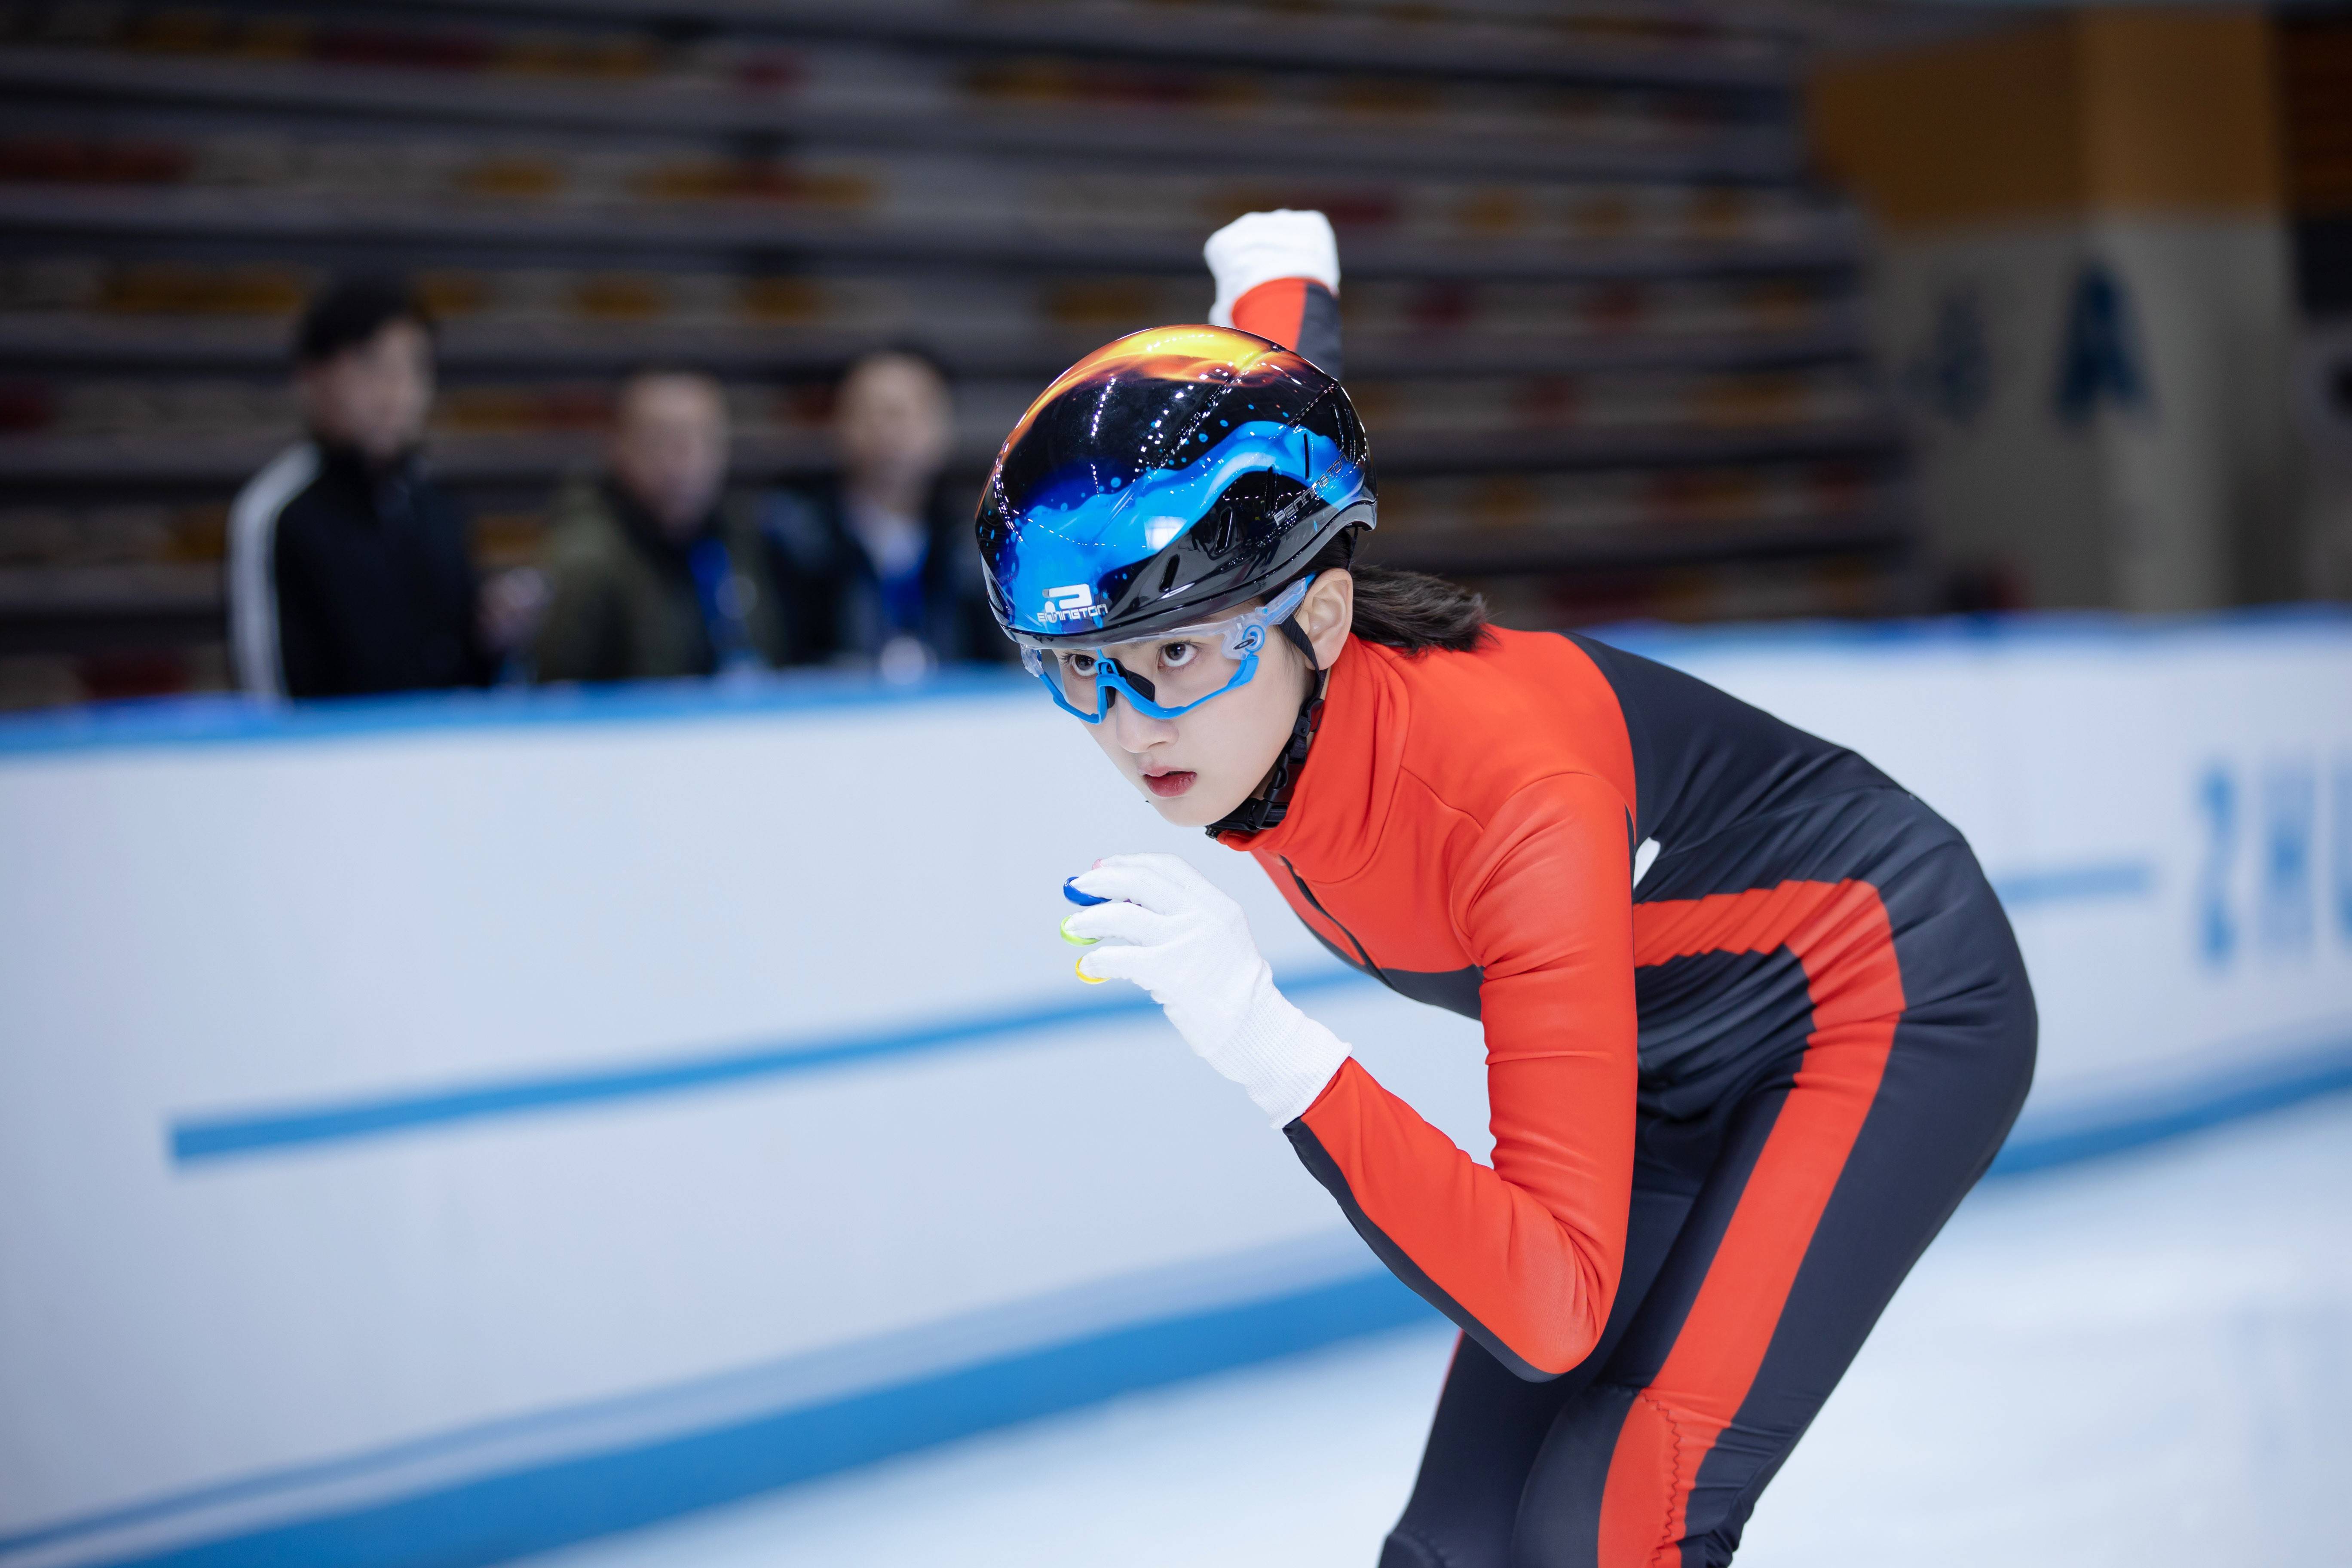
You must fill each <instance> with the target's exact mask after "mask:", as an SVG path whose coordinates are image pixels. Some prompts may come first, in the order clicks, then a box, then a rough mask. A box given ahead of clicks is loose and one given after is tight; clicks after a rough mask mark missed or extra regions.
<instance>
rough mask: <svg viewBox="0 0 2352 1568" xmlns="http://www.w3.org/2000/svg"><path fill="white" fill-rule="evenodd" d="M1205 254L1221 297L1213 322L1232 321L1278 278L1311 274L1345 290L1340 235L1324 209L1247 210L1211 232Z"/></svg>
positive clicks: (1333, 288) (1211, 310) (1213, 309)
mask: <svg viewBox="0 0 2352 1568" xmlns="http://www.w3.org/2000/svg"><path fill="white" fill-rule="evenodd" d="M1201 255H1202V258H1204V259H1205V260H1206V261H1207V262H1208V264H1209V276H1210V277H1212V278H1213V279H1216V282H1217V302H1216V303H1215V304H1213V305H1212V306H1210V307H1209V324H1210V325H1211V326H1213V327H1230V326H1232V325H1233V324H1234V304H1235V303H1236V302H1237V301H1238V300H1240V299H1241V297H1242V296H1243V295H1244V294H1246V293H1248V292H1249V291H1250V290H1251V289H1255V288H1256V287H1257V286H1258V285H1259V284H1261V283H1271V282H1273V281H1274V280H1275V279H1277V278H1311V279H1314V280H1315V281H1316V282H1318V283H1320V284H1322V285H1323V287H1325V288H1326V289H1329V290H1331V292H1332V293H1334V294H1337V293H1338V292H1339V237H1338V236H1336V235H1334V234H1333V233H1332V232H1331V220H1330V219H1329V218H1328V217H1325V216H1323V215H1322V214H1321V213H1318V212H1295V211H1293V210H1292V209H1290V208H1289V207H1276V209H1275V210H1274V211H1272V212H1270V213H1244V214H1243V215H1242V216H1239V217H1237V218H1235V219H1234V221H1233V222H1231V223H1229V224H1227V225H1225V226H1224V227H1223V228H1221V229H1219V230H1217V232H1216V233H1214V234H1213V235H1211V236H1210V237H1209V243H1208V244H1206V245H1204V246H1202V247H1201Z"/></svg>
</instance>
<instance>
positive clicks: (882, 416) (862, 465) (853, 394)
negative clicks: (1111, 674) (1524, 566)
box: [763, 350, 1012, 679]
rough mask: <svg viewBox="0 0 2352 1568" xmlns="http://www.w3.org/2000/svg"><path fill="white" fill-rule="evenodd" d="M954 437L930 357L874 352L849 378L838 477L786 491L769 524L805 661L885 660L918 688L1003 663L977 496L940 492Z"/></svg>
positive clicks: (839, 428)
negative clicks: (942, 676)
mask: <svg viewBox="0 0 2352 1568" xmlns="http://www.w3.org/2000/svg"><path fill="white" fill-rule="evenodd" d="M954 439H955V420H954V407H953V404H952V402H951V399H950V395H949V391H948V384H947V378H946V376H945V375H943V374H941V373H940V368H939V367H938V366H937V365H936V364H934V363H932V362H931V361H930V360H929V359H928V358H926V357H924V356H923V355H921V354H919V353H910V352H908V351H904V350H892V351H889V352H887V353H875V354H869V355H867V356H866V357H865V358H864V359H861V360H859V361H857V363H855V364H853V365H851V366H850V367H849V371H848V374H845V376H843V377H842V382H841V387H840V391H839V394H838V396H837V401H836V404H835V416H834V444H835V451H836V453H837V455H838V458H839V460H840V469H839V472H838V475H837V476H836V477H835V478H834V479H829V480H826V481H825V482H824V483H822V484H816V485H811V486H807V487H804V488H801V489H790V490H781V491H778V492H776V493H775V494H774V495H772V496H771V497H770V498H769V502H768V506H767V510H766V514H765V517H764V519H763V521H764V522H765V524H766V528H767V532H768V535H769V537H770V539H771V541H772V542H773V544H774V547H775V550H776V555H777V577H778V579H779V582H780V584H781V586H782V589H783V593H784V600H785V605H786V616H785V621H786V626H787V627H788V629H789V635H790V639H791V650H790V658H791V660H792V662H793V663H795V664H807V663H819V662H824V661H828V660H854V661H864V660H869V659H870V660H873V661H875V662H876V663H877V664H878V665H879V666H880V668H881V669H882V672H883V673H884V674H885V675H886V676H889V677H892V678H896V679H906V678H909V677H912V676H915V675H919V674H920V673H921V672H922V671H923V670H924V669H925V668H929V667H930V666H932V665H935V664H939V663H942V662H949V661H954V660H961V659H998V658H1005V657H1007V656H1008V655H1009V654H1010V652H1011V650H1012V645H1011V644H1010V643H1008V642H1007V641H1006V640H1005V638H1004V636H1003V633H1001V632H1000V631H998V630H997V628H996V622H995V620H994V618H993V617H992V616H990V614H989V610H988V598H987V590H986V588H985V586H984V585H983V583H982V577H981V571H980V557H979V553H978V552H977V550H976V549H975V548H974V546H973V544H972V536H971V512H972V500H973V498H972V496H971V495H970V494H967V493H965V492H964V491H963V490H961V489H950V488H949V487H947V486H944V485H942V484H941V483H940V472H941V470H942V469H943V468H945V467H946V466H947V461H948V458H949V457H950V452H951V450H952V447H953V444H954Z"/></svg>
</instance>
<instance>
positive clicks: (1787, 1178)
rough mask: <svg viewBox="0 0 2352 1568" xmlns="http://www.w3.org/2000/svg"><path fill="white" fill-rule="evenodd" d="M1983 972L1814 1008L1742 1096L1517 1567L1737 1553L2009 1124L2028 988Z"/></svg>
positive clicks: (1565, 1450)
mask: <svg viewBox="0 0 2352 1568" xmlns="http://www.w3.org/2000/svg"><path fill="white" fill-rule="evenodd" d="M2005 933H2006V928H2005V927H2004V928H2002V929H2001V932H2000V934H2003V935H2005ZM1907 934H1908V933H1907V932H1906V931H1904V930H1903V929H1902V928H1899V927H1898V928H1897V931H1896V937H1897V942H1896V945H1897V946H1898V947H1899V946H1900V945H1901V939H1902V938H1903V937H1904V936H1906V935H1907ZM1929 934H1931V935H1932V934H1935V933H1934V932H1933V931H1930V932H1929ZM1948 945H1949V944H1948ZM1906 956H1907V954H1906ZM1987 967H1988V968H1989V969H1992V970H1994V973H1992V976H1991V978H1990V979H1988V980H1985V981H1983V982H1982V983H1980V984H1970V985H1969V986H1967V987H1964V988H1959V989H1952V990H1946V991H1944V992H1942V993H1941V994H1937V993H1935V992H1933V991H1930V992H1929V993H1928V994H1927V995H1926V996H1924V997H1922V998H1921V1000H1920V1002H1919V1003H1918V1004H1917V1005H1916V1006H1912V1007H1907V1008H1906V1009H1905V1010H1904V1011H1903V1012H1901V1013H1900V1014H1899V1015H1897V1016H1895V1017H1894V1018H1893V1019H1891V1020H1885V1019H1871V1018H1866V1017H1855V1018H1846V1017H1843V1016H1839V1015H1838V1014H1837V1013H1836V1012H1835V1010H1833V1009H1832V1007H1829V1006H1823V1007H1822V1008H1821V1009H1820V1010H1819V1016H1818V1017H1817V1023H1816V1027H1815V1029H1814V1031H1813V1033H1812V1035H1811V1037H1810V1038H1809V1040H1808V1043H1807V1046H1806V1048H1805V1053H1804V1057H1803V1058H1802V1060H1801V1063H1800V1064H1799V1065H1798V1069H1797V1070H1796V1071H1795V1072H1793V1073H1792V1074H1790V1076H1789V1077H1788V1078H1787V1079H1781V1080H1779V1081H1776V1082H1769V1083H1768V1084H1766V1085H1765V1086H1763V1087H1762V1088H1760V1089H1759V1090H1757V1091H1756V1092H1754V1093H1752V1094H1750V1095H1749V1096H1748V1097H1747V1098H1746V1099H1745V1100H1743V1102H1742V1103H1741V1105H1740V1107H1739V1110H1738V1115H1737V1117H1736V1119H1735V1122H1734V1128H1733V1133H1732V1136H1731V1137H1730V1138H1729V1139H1728V1140H1727V1142H1726V1145H1725V1148H1724V1150H1723V1152H1722V1154H1721V1156H1720V1158H1719V1159H1718V1161H1717V1166H1716V1169H1715V1171H1714V1172H1713V1173H1712V1174H1711V1175H1710V1176H1709V1178H1708V1181H1707V1184H1706V1189H1705V1191H1703V1192H1702V1193H1701V1194H1700V1195H1699V1198H1698V1201H1697V1202H1696V1204H1695V1205H1693V1206H1692V1209H1691V1212H1690V1215H1689V1217H1688V1219H1687V1220H1686V1221H1685V1224H1684V1226H1682V1229H1681V1231H1680V1233H1679V1234H1678V1235H1677V1237H1676V1238H1675V1245H1674V1247H1673V1248H1672V1250H1671V1252H1670V1254H1669V1255H1668V1257H1667V1258H1666V1260H1665V1263H1664V1267H1663V1268H1661V1269H1660V1270H1659V1274H1658V1278H1657V1279H1656V1280H1655V1282H1654V1284H1653V1285H1652V1287H1651V1289H1650V1290H1649V1293H1648V1295H1647V1296H1646V1297H1645V1299H1644V1300H1643V1303H1642V1307H1641V1310H1640V1311H1639V1312H1637V1313H1636V1314H1635V1316H1634V1319H1633V1321H1632V1322H1631V1323H1630V1324H1629V1325H1628V1326H1627V1331H1626V1333H1625V1335H1624V1338H1623V1340H1622V1342H1621V1343H1620V1344H1619V1345H1618V1346H1617V1348H1616V1351H1615V1352H1614V1353H1613V1354H1612V1357H1611V1359H1610V1361H1609V1363H1608V1365H1607V1366H1606V1367H1605V1368H1604V1369H1603V1370H1602V1371H1601V1373H1599V1375H1597V1376H1596V1377H1594V1378H1593V1379H1591V1382H1590V1383H1589V1384H1586V1385H1585V1386H1584V1387H1582V1388H1581V1389H1580V1390H1579V1391H1578V1392H1577V1394H1576V1395H1575V1397H1574V1398H1573V1399H1572V1400H1570V1402H1569V1403H1568V1404H1566V1405H1563V1406H1562V1408H1561V1410H1560V1414H1559V1416H1558V1418H1557V1419H1556V1421H1555V1424H1554V1427H1553V1430H1552V1432H1551V1433H1550V1434H1549V1436H1548V1437H1547V1438H1546V1441H1545V1444H1544V1446H1543V1447H1542V1449H1541V1451H1540V1452H1539V1453H1538V1456H1537V1458H1536V1459H1535V1462H1534V1464H1533V1466H1532V1467H1531V1468H1530V1470H1529V1473H1528V1479H1527V1482H1526V1489H1525V1492H1524V1495H1523V1499H1522V1502H1521V1507H1520V1513H1519V1520H1518V1528H1517V1532H1516V1536H1515V1539H1514V1543H1513V1547H1512V1553H1511V1556H1510V1557H1509V1558H1508V1560H1507V1561H1508V1562H1509V1563H1510V1564H1511V1568H1634V1565H1640V1568H1720V1565H1721V1564H1724V1563H1729V1562H1730V1560H1731V1556H1732V1552H1734V1550H1735V1549H1736V1548H1737V1547H1738V1543H1739V1537H1740V1532H1741V1531H1742V1529H1743V1527H1744V1526H1745V1524H1746V1522H1747V1519H1748V1512H1749V1510H1751V1509H1752V1508H1753V1507H1754V1506H1755V1502H1756V1498H1757V1496H1758V1494H1759V1492H1760V1491H1761V1490H1762V1489H1763V1487H1764V1486H1765V1484H1766V1483H1767V1482H1768V1481H1769V1480H1770V1479H1771V1478H1772V1476H1773V1475H1774V1474H1775V1473H1776V1472H1777V1471H1778V1470H1779V1468H1780V1464H1781V1462H1782V1461H1783V1460H1785V1459H1786V1458H1788V1455H1789V1452H1790V1449H1791V1448H1793V1447H1795V1445H1796V1442H1797V1439H1798V1438H1799V1437H1800V1436H1802V1435H1803V1433H1804V1430H1805V1428H1806V1426H1808V1425H1810V1424H1811V1420H1812V1418H1813V1416H1814V1415H1815V1414H1816V1413H1817V1412H1818V1411H1819V1410H1820V1408H1821V1406H1822V1402H1823V1401H1824V1400H1826V1399H1827V1398H1828V1396H1829V1394H1830V1391H1831V1390H1832V1388H1833V1387H1835V1386H1836V1384H1837V1382H1838V1380H1839V1378H1841V1377H1843V1375H1844V1373H1845V1370H1846V1368H1847V1366H1848V1365H1849V1364H1851V1363H1852V1362H1853V1357H1854V1354H1855V1352H1858V1351H1859V1350H1860V1349H1861V1348H1862V1342H1863V1340H1864V1337H1865V1336H1866V1335H1867V1334H1868V1333H1869V1331H1870V1328H1871V1325H1872V1324H1873V1323H1874V1321H1876V1320H1877V1318H1878V1315H1879V1313H1880V1311H1881V1310H1884V1308H1885V1305H1886V1302H1887V1300H1888V1299H1889V1298H1890V1297H1892V1296H1893V1294H1894V1292H1895V1287H1896V1286H1897V1285H1899V1284H1900V1283H1901V1282H1902V1279H1903V1277H1904V1276H1905V1275H1906V1273H1908V1272H1909V1271H1910V1268H1911V1266H1912V1264H1913V1263H1914V1262H1916V1260H1917V1258H1918V1256H1919V1254H1920V1252H1921V1251H1922V1250H1924V1249H1925V1248H1926V1247H1927V1243H1928V1242H1929V1241H1930V1240H1932V1239H1933V1238H1934V1237H1935V1235H1936V1233H1937V1230H1939V1229H1941V1228H1942V1226H1943V1224H1944V1221H1945V1220H1946V1219H1947V1218H1948V1216H1949V1215H1950V1214H1951V1212H1952V1209H1953V1207H1954V1206H1955V1205H1957V1204H1958V1202H1959V1200H1960V1198H1961V1196H1962V1195H1963V1194H1966V1193H1967V1191H1968V1190H1969V1187H1970V1186H1972V1185H1974V1184H1975V1182H1976V1180H1977V1178H1978V1177H1979V1175H1980V1174H1982V1173H1983V1171H1984V1169H1985V1166H1986V1165H1987V1163H1989V1162H1990V1160H1991V1158H1992V1155H1993V1152H1994V1151H1995V1150H1997V1149H1998V1148H1999V1147H2000V1141H2001V1138H2002V1137H2003V1135H2004V1134H2005V1133H2006V1132H2007V1131H2008V1128H2009V1125H2010V1122H2011V1120H2012V1119H2013V1118H2014V1116H2015V1115H2016V1111H2017V1106H2018V1103H2019V1101H2020V1100H2021V1099H2022V1097H2023V1095H2024V1091H2025V1086H2026V1082H2027V1079H2028V1078H2029V1076H2030V1072H2031V1068H2032V1052H2033V1030H2034V1025H2033V1011H2032V996H2031V994H2030V993H2029V992H2028V991H2027V990H2026V989H2025V988H2024V986H2023V984H2022V979H2021V969H2020V971H2019V973H2017V974H2016V975H2004V974H2002V973H2000V972H1999V970H1998V966H1991V965H1989V966H1987ZM1936 974H1937V971H1936V970H1935V969H1934V968H1933V966H1932V963H1917V964H1906V978H1908V979H1919V980H1925V979H1927V977H1932V976H1934V975H1936ZM1919 989H1921V990H1927V986H1926V985H1925V984H1921V985H1920V986H1919ZM1874 1038H1875V1040H1876V1042H1877V1043H1876V1044H1875V1045H1874V1043H1873V1041H1874ZM1858 1066H1867V1067H1870V1068H1872V1070H1869V1071H1862V1070H1852V1069H1853V1068H1857V1067H1858Z"/></svg>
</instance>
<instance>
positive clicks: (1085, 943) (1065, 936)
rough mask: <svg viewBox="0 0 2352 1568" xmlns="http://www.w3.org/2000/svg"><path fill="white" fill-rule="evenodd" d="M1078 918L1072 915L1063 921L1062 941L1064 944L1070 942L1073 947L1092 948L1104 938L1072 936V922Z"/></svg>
mask: <svg viewBox="0 0 2352 1568" xmlns="http://www.w3.org/2000/svg"><path fill="white" fill-rule="evenodd" d="M1077 918H1078V917H1077V916H1076V915H1071V916H1069V917H1068V918H1067V919H1066V920H1064V921H1062V940H1063V941H1064V942H1068V943H1069V944H1070V945H1071V946H1072V947H1092V946H1094V944H1095V943H1097V942H1100V941H1101V940H1102V938H1100V937H1098V936H1072V935H1071V934H1070V921H1074V920H1076V919H1077Z"/></svg>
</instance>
